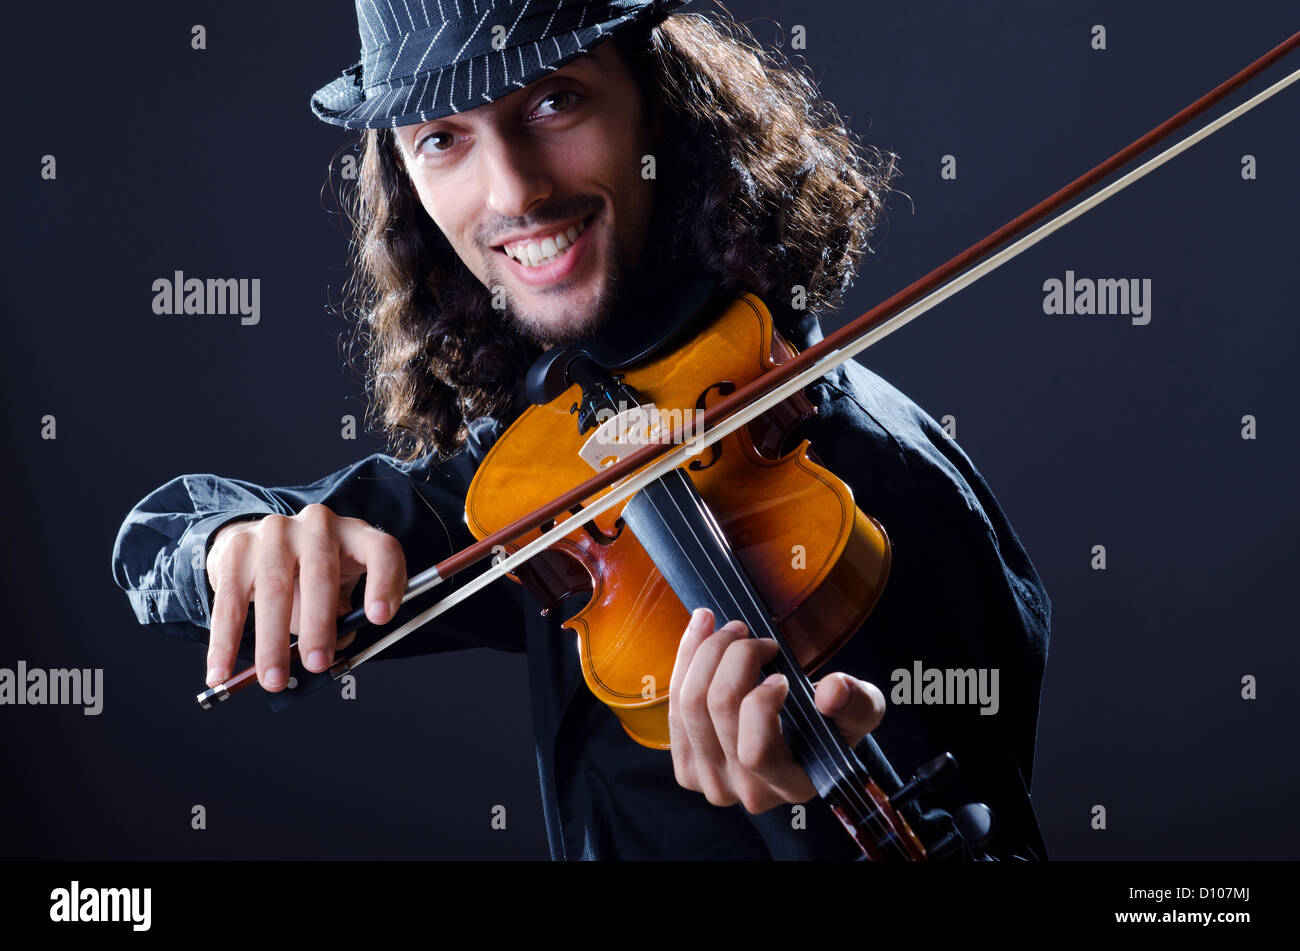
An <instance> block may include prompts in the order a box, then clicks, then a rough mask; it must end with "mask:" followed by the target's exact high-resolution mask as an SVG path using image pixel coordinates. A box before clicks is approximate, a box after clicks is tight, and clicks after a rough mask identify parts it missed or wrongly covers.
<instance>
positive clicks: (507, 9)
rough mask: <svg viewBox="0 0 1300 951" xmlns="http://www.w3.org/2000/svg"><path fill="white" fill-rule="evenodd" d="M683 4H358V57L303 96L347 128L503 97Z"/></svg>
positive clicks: (442, 0)
mask: <svg viewBox="0 0 1300 951" xmlns="http://www.w3.org/2000/svg"><path fill="white" fill-rule="evenodd" d="M686 2H687V0H603V2H598V3H584V2H581V0H567V2H566V0H512V2H507V0H356V7H357V31H358V33H360V36H361V59H360V60H359V61H358V62H356V63H354V64H353V65H351V66H349V67H348V68H347V69H345V70H343V73H342V75H340V76H339V78H338V79H335V80H334V81H333V82H331V83H329V84H327V85H325V86H322V87H321V88H320V89H318V90H317V91H316V92H315V94H313V95H312V97H311V109H312V112H314V113H315V114H316V116H317V117H318V118H320V119H322V120H323V121H325V122H329V123H331V124H333V125H338V126H343V127H344V128H345V129H379V128H395V127H397V126H399V125H409V124H411V123H414V122H425V121H427V120H429V119H439V118H442V117H443V116H448V115H451V114H452V113H456V112H464V111H466V110H468V109H473V108H475V107H477V106H481V105H483V104H484V103H487V102H493V101H494V100H496V99H500V98H501V97H502V96H506V95H509V94H510V93H512V92H514V91H515V90H516V89H519V88H521V87H523V86H527V85H528V84H529V83H531V82H535V81H536V80H538V79H540V78H541V77H542V76H544V75H546V74H547V73H549V72H551V71H552V70H555V69H559V68H560V67H561V66H563V65H564V64H565V63H568V62H569V61H571V60H573V59H576V58H577V57H579V56H581V55H583V54H584V53H586V52H588V51H589V50H590V49H591V47H592V46H594V45H596V44H597V43H599V42H601V41H602V40H604V39H606V38H608V37H609V36H610V35H612V34H613V33H615V32H617V31H618V30H621V29H626V28H627V27H629V26H632V25H634V24H640V25H644V26H652V25H654V24H656V23H659V22H660V21H662V20H663V19H664V18H665V17H666V16H668V14H669V13H670V12H671V11H672V10H673V9H674V8H676V7H680V6H682V5H683V4H684V3H686Z"/></svg>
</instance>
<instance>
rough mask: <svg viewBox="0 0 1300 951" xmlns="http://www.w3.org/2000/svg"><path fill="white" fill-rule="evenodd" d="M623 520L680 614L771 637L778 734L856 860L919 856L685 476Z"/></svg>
mask: <svg viewBox="0 0 1300 951" xmlns="http://www.w3.org/2000/svg"><path fill="white" fill-rule="evenodd" d="M623 520H624V522H625V523H626V525H627V526H628V528H630V529H631V530H632V533H633V534H634V535H636V537H637V541H639V542H640V543H641V545H642V547H644V548H645V549H646V551H647V553H648V554H649V555H650V557H651V559H652V560H653V561H654V563H655V566H656V567H657V568H658V569H659V571H660V573H661V574H662V575H663V576H664V578H665V579H666V580H667V581H668V584H669V586H670V587H672V589H673V591H674V592H675V593H676V595H677V597H678V598H679V599H680V600H681V602H682V604H683V605H684V606H685V607H686V608H687V609H688V610H689V609H693V608H696V607H706V608H708V609H709V610H711V611H712V612H713V616H714V618H715V619H717V620H718V621H719V622H722V621H724V620H739V621H743V622H744V623H745V625H746V627H747V628H748V629H749V634H750V636H751V637H769V638H772V639H773V640H775V641H776V642H777V644H778V645H779V646H780V652H779V653H778V654H777V656H776V658H775V659H774V660H773V661H772V662H771V663H770V664H768V665H767V666H765V667H764V668H763V675H764V676H768V675H770V674H773V673H779V674H783V675H785V678H786V681H787V682H788V683H789V685H790V690H789V694H788V696H787V697H786V701H785V705H784V706H783V708H782V710H781V728H782V733H783V734H784V736H785V738H786V741H787V742H788V743H789V745H790V749H791V752H792V753H793V754H794V757H795V760H796V762H798V763H799V765H800V766H801V767H802V768H803V770H804V771H805V772H806V773H807V774H808V778H809V779H811V780H812V782H813V785H814V787H815V788H816V789H817V794H818V795H819V796H820V797H821V798H822V799H823V800H825V801H826V802H827V803H828V804H829V805H830V806H831V809H832V811H834V812H835V814H836V815H837V816H838V817H839V819H840V821H841V822H843V823H844V825H845V827H846V828H847V829H848V830H849V832H850V834H851V835H852V836H853V837H854V839H855V840H856V841H857V843H858V845H859V847H860V848H861V849H862V850H863V853H864V854H865V855H867V856H868V857H870V858H873V859H878V858H882V859H892V858H898V859H908V858H915V857H917V856H915V855H914V854H912V852H913V850H912V849H911V848H909V845H910V842H909V840H911V841H914V839H913V837H912V836H911V835H910V831H906V830H903V829H900V828H899V827H898V823H899V820H898V818H897V817H896V816H895V815H894V813H893V811H892V809H890V808H889V807H888V804H887V799H886V797H885V794H884V793H883V792H882V791H881V789H880V787H879V786H877V782H882V783H885V784H886V786H887V788H888V789H890V790H893V789H897V788H898V787H899V786H900V785H901V783H900V782H899V779H898V776H897V774H895V772H894V770H893V768H892V767H891V766H890V765H889V763H888V761H887V760H886V759H885V757H884V754H883V753H882V752H881V751H880V748H879V746H877V745H876V742H875V740H874V739H872V738H871V737H870V736H868V737H866V739H865V740H864V741H863V743H862V744H860V746H859V748H860V749H863V750H864V753H865V755H866V757H867V759H868V760H869V761H871V769H870V770H869V769H868V767H867V766H865V765H864V764H863V762H862V760H860V759H859V758H858V756H857V755H856V754H855V753H854V751H853V750H852V749H850V748H849V746H848V744H847V743H845V741H844V739H843V737H841V736H840V734H839V731H838V730H837V729H836V728H835V725H834V723H832V722H831V721H830V720H829V719H827V718H826V717H824V716H823V715H822V714H821V712H820V711H819V710H818V709H817V707H816V704H815V703H814V700H813V685H812V684H811V683H810V682H809V681H808V679H807V677H805V676H804V673H803V668H802V666H801V665H800V664H799V662H798V659H797V658H796V657H795V655H794V653H793V651H792V650H791V649H790V646H789V645H788V644H787V643H786V641H785V639H784V638H783V637H782V636H781V632H780V631H779V630H778V629H777V627H776V625H775V624H774V623H773V620H772V615H771V611H770V610H769V609H768V607H767V605H766V604H765V603H764V602H763V599H762V598H761V596H760V595H759V594H758V592H757V591H756V590H755V588H754V585H753V583H752V582H751V581H750V579H749V577H748V576H747V575H746V573H745V569H744V567H743V566H742V565H741V563H740V561H739V559H737V557H736V555H735V552H734V551H733V550H732V548H731V546H730V544H729V543H728V542H727V539H726V536H724V535H723V533H722V531H721V529H720V528H719V526H718V523H717V520H716V519H715V518H714V516H713V514H712V512H710V511H709V508H708V506H707V504H706V503H705V502H704V500H703V499H702V498H701V497H700V494H699V492H698V491H696V489H695V485H694V484H693V483H692V482H691V480H690V478H689V477H688V476H687V475H686V473H685V472H683V471H682V470H681V469H675V470H673V471H672V472H670V473H668V474H667V475H665V476H663V477H662V478H661V479H659V480H657V481H656V482H653V483H651V484H650V485H648V486H646V487H645V488H644V489H642V490H641V491H640V492H638V493H637V494H636V495H635V496H633V497H632V499H631V500H630V501H629V502H628V503H627V505H626V506H625V507H624V509H623Z"/></svg>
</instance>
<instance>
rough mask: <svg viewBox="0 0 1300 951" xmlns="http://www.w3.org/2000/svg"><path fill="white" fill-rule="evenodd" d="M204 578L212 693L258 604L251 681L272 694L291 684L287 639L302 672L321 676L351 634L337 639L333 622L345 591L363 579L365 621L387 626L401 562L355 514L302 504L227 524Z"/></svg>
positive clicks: (402, 589)
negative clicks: (292, 639) (294, 510)
mask: <svg viewBox="0 0 1300 951" xmlns="http://www.w3.org/2000/svg"><path fill="white" fill-rule="evenodd" d="M207 572H208V581H209V583H210V584H211V585H212V590H213V591H214V592H215V594H216V597H215V599H214V600H213V602H212V627H211V636H210V638H209V640H208V677H207V684H208V686H209V687H215V686H216V685H217V684H219V683H221V682H222V681H223V680H226V679H227V678H228V677H229V676H230V675H231V673H232V669H233V667H234V664H235V660H236V659H237V654H238V651H239V641H240V638H241V635H242V634H243V630H244V622H245V620H246V619H247V617H248V605H249V604H250V603H255V604H256V605H257V610H256V612H255V615H256V616H255V625H256V648H255V658H256V661H257V679H258V682H259V683H261V685H262V687H263V688H264V689H266V690H269V691H271V692H272V693H275V692H278V691H280V690H283V689H284V687H285V685H286V684H287V683H288V682H289V635H290V634H291V633H294V634H297V635H298V651H299V656H300V657H301V658H302V662H303V666H305V667H306V668H307V669H308V670H310V671H313V672H320V671H323V670H325V669H326V668H328V667H329V666H330V665H331V664H332V663H334V651H335V650H336V649H338V648H342V647H346V646H347V645H348V644H349V643H351V641H352V639H353V637H354V636H355V632H353V633H352V634H348V635H346V636H345V637H343V638H341V639H340V638H338V637H337V633H338V618H339V616H341V615H344V614H347V613H348V612H349V611H351V610H352V605H351V597H352V590H353V589H354V588H355V587H356V585H357V581H358V580H359V579H360V578H361V575H363V574H364V575H365V576H366V599H365V605H366V618H367V619H368V620H369V621H370V622H371V623H374V624H383V623H386V622H387V621H389V620H391V619H392V617H393V615H394V614H395V613H396V612H397V608H398V606H399V605H400V604H401V603H402V596H403V595H404V594H405V593H406V556H405V555H404V554H403V552H402V546H401V545H400V544H399V543H398V541H397V539H395V538H393V536H391V535H389V534H387V533H386V532H384V531H382V530H381V529H378V528H375V527H373V526H372V525H370V524H368V523H366V522H364V521H362V520H361V519H358V518H343V517H341V516H338V515H335V514H334V513H333V512H332V511H330V510H329V508H327V507H326V506H324V505H321V504H319V503H314V504H312V505H308V506H307V507H306V508H304V509H303V510H302V511H301V512H299V513H298V514H297V515H294V516H292V517H290V516H285V515H266V516H263V517H262V518H260V519H258V520H257V521H255V522H232V523H231V524H229V525H225V526H223V527H222V528H221V530H220V531H218V532H217V534H216V535H215V536H214V538H213V540H212V543H211V545H209V546H208V560H207Z"/></svg>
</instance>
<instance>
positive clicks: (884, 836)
mask: <svg viewBox="0 0 1300 951" xmlns="http://www.w3.org/2000/svg"><path fill="white" fill-rule="evenodd" d="M675 471H676V472H677V474H678V477H679V478H680V479H681V481H682V482H688V481H689V480H688V477H687V475H686V474H685V473H684V472H682V471H681V470H680V469H678V470H675ZM686 491H687V492H688V493H689V494H688V498H690V499H691V501H693V502H697V503H698V505H699V506H700V507H701V508H702V509H703V513H704V515H705V517H706V518H709V519H711V520H712V521H713V522H714V529H715V534H716V535H717V536H720V537H725V536H723V534H722V531H721V528H719V527H718V526H717V523H716V520H714V519H712V514H711V513H710V512H709V510H708V507H707V505H705V504H704V503H703V500H702V499H700V497H699V495H698V493H697V492H696V491H695V489H694V486H693V485H690V486H689V487H687V488H686ZM669 501H670V502H672V504H673V505H674V506H676V507H677V508H678V511H679V514H680V515H681V516H682V520H683V522H684V523H685V524H686V526H687V529H688V530H689V531H691V532H694V531H695V529H694V526H693V525H692V523H691V520H690V518H689V516H688V515H687V514H686V513H685V512H684V511H682V509H681V503H680V502H679V501H678V500H677V499H676V498H675V497H673V496H672V495H671V494H670V496H669ZM697 541H698V536H697ZM701 548H702V550H703V552H704V557H705V558H706V559H707V560H708V561H709V565H710V567H711V568H713V569H714V571H715V572H716V573H718V574H719V580H720V583H721V584H722V586H723V590H724V591H725V592H726V593H727V594H728V595H731V600H732V609H733V611H734V616H735V617H737V618H740V617H743V613H742V609H741V605H740V604H739V602H738V601H736V600H735V592H736V591H742V592H744V594H745V595H746V596H747V597H748V598H749V600H750V601H751V606H752V608H753V611H754V616H755V617H757V618H758V619H759V621H760V622H761V624H762V625H763V626H764V628H765V629H766V630H767V636H769V637H771V638H772V639H773V640H775V641H776V642H777V645H778V647H779V648H780V649H781V653H782V656H783V659H784V660H785V661H786V665H787V667H789V669H790V670H791V672H792V676H789V677H787V678H786V679H787V682H788V683H789V685H790V692H791V693H790V699H791V700H792V706H793V709H792V711H791V717H792V719H795V718H796V717H797V719H798V721H799V722H798V723H796V724H795V725H796V727H798V726H799V725H800V724H802V729H803V735H804V736H805V737H806V738H807V739H808V740H809V741H812V742H815V743H816V744H817V745H819V746H820V747H821V755H822V760H823V761H829V763H830V766H831V767H833V769H834V772H835V773H837V774H838V777H839V780H840V783H838V784H834V785H833V787H832V788H833V789H834V788H838V789H839V791H840V793H841V794H842V795H843V796H845V797H847V798H848V800H849V802H847V803H846V805H848V806H849V807H850V808H851V809H852V810H853V811H854V812H856V813H857V814H858V815H857V817H856V818H857V821H858V822H859V823H861V824H863V825H866V826H867V827H868V828H869V830H870V831H871V833H872V835H873V836H874V837H875V839H876V842H877V845H879V846H882V847H884V846H886V845H894V846H896V847H898V848H899V851H900V852H902V849H901V846H899V843H898V842H897V839H896V838H895V837H894V836H893V834H892V831H891V830H890V829H889V828H888V827H887V824H886V823H885V822H884V820H883V819H882V818H880V817H879V811H878V810H877V809H876V807H875V805H874V803H872V802H870V801H869V800H867V799H865V798H864V797H862V796H861V795H859V790H858V788H857V785H856V783H855V781H854V774H855V773H856V771H855V770H854V768H853V764H852V763H851V762H850V756H851V753H848V752H847V751H846V748H845V746H844V745H843V741H842V740H841V738H840V737H839V736H838V735H833V734H831V730H830V728H829V727H828V725H827V722H826V720H824V719H823V718H822V716H821V714H820V713H819V712H818V710H817V707H816V702H815V698H814V697H813V692H812V686H811V684H810V683H809V682H808V680H807V679H806V678H805V677H804V676H803V672H802V667H801V666H800V665H799V662H798V659H797V658H796V657H794V655H793V653H792V652H791V651H790V650H789V646H788V644H787V643H786V642H785V640H784V638H782V637H780V636H779V635H778V634H777V633H776V632H775V630H774V629H773V628H772V626H771V624H770V622H769V619H768V612H767V608H766V605H764V604H763V603H762V601H761V599H759V598H758V597H757V594H756V592H755V591H754V589H753V586H752V585H751V584H749V583H748V580H747V579H746V578H745V577H744V575H743V569H741V568H740V566H739V565H738V564H737V563H736V562H735V561H734V560H733V559H731V558H727V557H724V558H723V561H722V565H723V566H724V567H726V568H728V569H730V571H731V573H732V574H733V576H734V578H735V581H734V583H733V584H728V583H727V581H726V579H725V578H722V577H721V571H720V569H719V567H718V565H717V564H716V563H715V562H714V561H713V559H712V558H711V557H710V555H709V551H708V548H707V546H704V545H701ZM754 636H755V637H757V636H759V635H758V634H757V633H755V634H754ZM904 857H906V855H905V853H904Z"/></svg>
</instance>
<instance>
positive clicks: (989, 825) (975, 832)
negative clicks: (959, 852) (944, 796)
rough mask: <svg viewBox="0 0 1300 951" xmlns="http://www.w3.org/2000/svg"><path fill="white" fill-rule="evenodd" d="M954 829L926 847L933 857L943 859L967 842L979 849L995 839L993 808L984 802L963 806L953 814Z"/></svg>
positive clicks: (971, 846)
mask: <svg viewBox="0 0 1300 951" xmlns="http://www.w3.org/2000/svg"><path fill="white" fill-rule="evenodd" d="M952 824H953V826H954V829H953V831H952V832H949V833H948V834H947V835H945V836H944V837H943V838H942V839H940V840H939V841H938V842H936V843H935V844H934V845H932V846H930V847H929V848H928V849H926V853H927V854H928V855H929V857H930V858H932V859H942V858H946V857H947V856H948V855H950V854H951V853H952V852H953V850H955V849H956V848H958V847H959V846H961V845H963V844H965V845H968V846H970V848H971V849H972V850H973V851H978V850H980V849H982V848H983V847H984V846H986V845H988V843H989V842H990V841H991V840H992V839H993V810H992V809H990V808H989V807H988V806H986V805H984V803H982V802H972V803H969V804H968V805H965V806H962V807H961V808H960V809H958V810H957V811H956V812H954V813H953V815H952Z"/></svg>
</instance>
